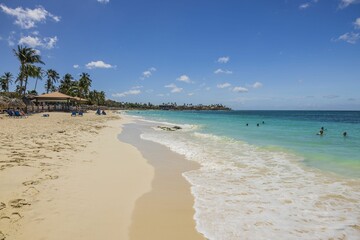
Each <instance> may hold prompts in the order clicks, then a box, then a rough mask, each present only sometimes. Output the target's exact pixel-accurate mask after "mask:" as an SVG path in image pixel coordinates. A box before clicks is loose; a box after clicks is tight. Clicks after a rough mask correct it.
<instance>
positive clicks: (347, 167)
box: [127, 111, 360, 240]
mask: <svg viewBox="0 0 360 240" xmlns="http://www.w3.org/2000/svg"><path fill="white" fill-rule="evenodd" d="M127 114H128V115H131V116H133V117H135V119H136V120H137V121H141V122H142V123H146V124H147V126H148V127H147V128H144V129H143V132H142V134H141V138H142V139H144V140H149V141H153V142H156V143H159V144H162V145H165V146H167V147H169V148H170V149H171V150H173V151H175V152H177V153H179V154H182V155H184V156H185V158H186V159H188V160H191V161H195V162H198V163H199V164H200V165H201V167H200V169H198V170H194V171H189V172H185V173H183V176H184V177H185V178H186V179H187V180H188V181H189V182H190V184H191V186H192V188H191V191H192V194H193V195H194V198H195V205H194V208H195V212H196V213H195V220H196V226H197V230H198V231H199V232H201V233H203V234H204V235H205V237H207V238H208V239H214V240H215V239H221V240H222V239H256V240H258V239H331V238H333V239H360V112H359V111H128V112H127ZM175 125H176V126H180V127H181V129H180V130H177V131H164V130H161V129H159V128H157V126H175ZM322 127H323V129H324V134H323V135H317V134H318V133H319V131H320V128H322ZM344 132H346V133H347V136H346V137H344V136H343V133H344Z"/></svg>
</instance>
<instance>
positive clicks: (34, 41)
mask: <svg viewBox="0 0 360 240" xmlns="http://www.w3.org/2000/svg"><path fill="white" fill-rule="evenodd" d="M19 44H25V45H28V46H29V47H32V48H34V47H38V46H42V43H41V39H40V38H38V37H31V36H26V37H22V38H20V40H19Z"/></svg>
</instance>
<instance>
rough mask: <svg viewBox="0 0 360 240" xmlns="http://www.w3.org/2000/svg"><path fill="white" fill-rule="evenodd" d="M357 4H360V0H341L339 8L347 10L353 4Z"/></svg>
mask: <svg viewBox="0 0 360 240" xmlns="http://www.w3.org/2000/svg"><path fill="white" fill-rule="evenodd" d="M356 3H360V0H341V2H340V5H339V7H340V8H346V7H348V6H350V5H351V4H356Z"/></svg>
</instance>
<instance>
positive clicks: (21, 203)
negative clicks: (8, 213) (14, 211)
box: [9, 198, 31, 208]
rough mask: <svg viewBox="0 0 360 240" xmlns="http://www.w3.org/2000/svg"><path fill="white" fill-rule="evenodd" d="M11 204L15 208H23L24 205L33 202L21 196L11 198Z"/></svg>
mask: <svg viewBox="0 0 360 240" xmlns="http://www.w3.org/2000/svg"><path fill="white" fill-rule="evenodd" d="M9 205H10V206H12V207H13V208H21V207H23V206H26V205H31V204H30V203H28V202H26V200H25V199H22V198H19V199H14V200H11V201H10V202H9Z"/></svg>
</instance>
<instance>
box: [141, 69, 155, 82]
mask: <svg viewBox="0 0 360 240" xmlns="http://www.w3.org/2000/svg"><path fill="white" fill-rule="evenodd" d="M155 71H156V68H154V67H151V68H149V69H148V70H146V71H144V72H143V73H142V75H141V77H140V79H141V80H144V79H145V78H149V77H151V75H152V74H153V72H155Z"/></svg>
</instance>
